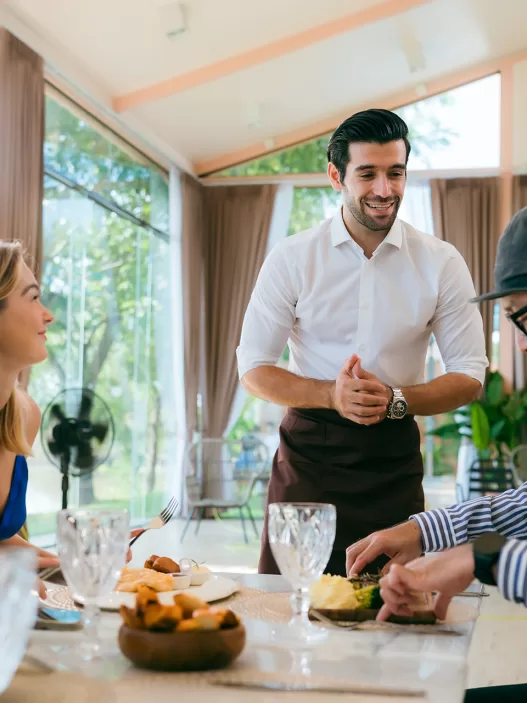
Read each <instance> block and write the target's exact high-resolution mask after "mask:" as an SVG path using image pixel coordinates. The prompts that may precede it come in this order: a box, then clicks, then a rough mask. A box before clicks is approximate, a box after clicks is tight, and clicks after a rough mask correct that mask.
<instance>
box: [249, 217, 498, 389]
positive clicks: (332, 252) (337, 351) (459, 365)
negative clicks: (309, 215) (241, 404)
mask: <svg viewBox="0 0 527 703" xmlns="http://www.w3.org/2000/svg"><path fill="white" fill-rule="evenodd" d="M474 295H475V291H474V285H473V283H472V279H471V276H470V273H469V271H468V268H467V265H466V264H465V261H464V260H463V258H462V257H461V255H460V254H459V252H458V251H457V250H456V249H455V248H454V247H453V246H452V245H450V244H447V243H446V242H443V241H441V240H439V239H436V238H435V237H433V236H431V235H428V234H423V233H422V232H419V231H417V230H416V229H414V228H413V227H411V226H410V225H409V224H407V223H405V222H403V221H402V220H399V219H397V220H396V221H395V223H394V225H393V227H392V228H391V230H390V232H389V233H388V235H387V236H386V238H385V239H384V241H383V242H382V243H381V244H380V245H379V247H377V249H376V250H375V252H374V253H373V256H372V257H371V259H368V258H367V257H366V256H365V255H364V252H363V250H362V249H361V247H359V245H358V244H357V243H356V242H354V241H353V239H352V238H351V237H350V235H349V234H348V231H347V229H346V227H345V225H344V222H343V219H342V212H341V211H340V212H339V213H337V214H336V215H335V216H334V217H333V218H331V219H329V220H326V221H325V222H323V223H322V224H321V225H320V226H318V227H315V228H313V229H310V230H307V231H305V232H301V233H300V234H297V235H294V236H291V237H287V238H286V239H284V240H283V241H281V242H280V243H279V244H278V245H276V246H275V247H274V249H273V250H272V251H271V253H270V254H269V256H268V257H267V259H266V260H265V262H264V264H263V266H262V269H261V271H260V274H259V276H258V281H257V283H256V286H255V289H254V291H253V294H252V297H251V300H250V303H249V306H248V308H247V312H246V315H245V320H244V324H243V330H242V337H241V341H240V345H239V347H238V350H237V356H238V369H239V375H240V378H241V377H243V376H244V374H246V373H247V371H249V370H251V369H254V368H257V367H259V366H274V365H276V364H277V362H278V361H279V359H280V357H281V355H282V353H283V351H284V349H285V346H286V344H287V343H288V344H289V349H290V363H289V370H290V371H291V372H292V373H295V374H297V375H298V376H302V377H305V378H315V379H320V380H334V379H335V378H336V377H337V375H338V373H339V371H340V369H341V367H342V365H343V364H344V362H345V361H346V359H348V358H349V357H350V356H351V355H352V354H354V353H355V354H358V355H359V356H360V358H361V360H362V367H363V368H364V369H366V370H367V371H370V372H371V373H374V374H375V375H376V376H377V377H378V378H379V379H380V380H381V381H383V382H384V383H387V384H389V385H390V386H396V387H397V386H408V385H414V384H418V383H423V382H424V369H425V357H426V352H427V348H428V344H429V340H430V335H431V334H432V333H433V334H434V336H435V338H436V341H437V344H438V347H439V350H440V352H441V356H442V358H443V361H444V364H445V368H446V371H447V372H456V373H462V374H466V375H467V376H470V377H472V378H475V379H477V380H478V381H479V382H480V383H483V381H484V378H485V369H486V367H487V365H488V362H487V358H486V356H485V338H484V334H483V323H482V319H481V315H480V313H479V311H478V308H477V306H476V305H474V304H473V303H469V299H470V298H472V297H474Z"/></svg>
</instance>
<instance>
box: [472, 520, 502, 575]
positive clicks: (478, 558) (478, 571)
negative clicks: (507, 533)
mask: <svg viewBox="0 0 527 703" xmlns="http://www.w3.org/2000/svg"><path fill="white" fill-rule="evenodd" d="M506 541H507V538H506V537H504V536H503V535H499V534H498V533H497V532H485V533H484V534H482V535H480V536H479V537H478V538H477V539H476V540H475V541H474V542H473V543H472V551H473V553H474V565H475V566H474V576H475V577H476V578H477V579H478V581H481V583H486V584H487V585H488V586H495V585H496V580H495V579H494V574H493V573H492V567H493V566H495V565H496V564H497V562H498V559H499V558H500V552H501V549H502V547H503V545H504V544H505V542H506Z"/></svg>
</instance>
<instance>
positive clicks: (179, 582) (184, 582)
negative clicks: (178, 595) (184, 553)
mask: <svg viewBox="0 0 527 703" xmlns="http://www.w3.org/2000/svg"><path fill="white" fill-rule="evenodd" d="M170 575H171V576H172V583H173V584H174V590H175V591H184V590H185V588H188V587H189V586H190V584H191V578H190V574H170Z"/></svg>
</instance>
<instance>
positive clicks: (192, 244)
mask: <svg viewBox="0 0 527 703" xmlns="http://www.w3.org/2000/svg"><path fill="white" fill-rule="evenodd" d="M204 191H205V188H204V187H203V186H202V185H201V183H198V181H196V179H194V178H192V177H191V176H189V175H187V174H186V173H183V174H182V175H181V201H182V255H181V256H182V275H183V311H184V312H183V319H184V333H185V340H184V348H185V370H184V374H185V413H186V424H187V441H190V439H191V438H192V434H193V432H194V430H195V429H196V422H197V395H198V391H199V381H200V368H201V348H202V339H201V337H202V335H201V327H202V301H203V238H204V224H205V223H204V214H203V213H204Z"/></svg>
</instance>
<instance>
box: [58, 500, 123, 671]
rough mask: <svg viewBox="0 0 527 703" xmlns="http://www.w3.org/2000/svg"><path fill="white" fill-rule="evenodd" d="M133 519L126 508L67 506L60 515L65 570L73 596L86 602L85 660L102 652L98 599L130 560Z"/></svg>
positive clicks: (61, 557)
mask: <svg viewBox="0 0 527 703" xmlns="http://www.w3.org/2000/svg"><path fill="white" fill-rule="evenodd" d="M129 522H130V520H129V516H128V513H127V511H126V510H101V511H90V510H83V509H79V510H69V509H67V510H61V512H60V513H59V515H58V529H57V547H58V553H59V557H60V566H61V569H62V573H63V574H64V578H65V579H66V583H67V584H68V587H69V589H70V591H71V593H72V596H73V598H74V599H75V600H77V601H78V602H80V603H82V604H83V605H84V612H83V625H84V635H85V637H84V643H83V645H82V647H81V650H80V656H81V658H82V659H84V660H91V659H93V658H94V657H96V656H98V655H99V654H100V652H101V641H100V637H99V632H98V621H99V616H100V609H99V606H98V600H99V599H100V598H101V597H104V596H107V595H109V594H111V593H112V591H113V590H114V588H115V586H116V584H117V581H118V580H119V577H120V575H121V571H122V569H123V567H124V565H125V563H126V553H127V551H128V540H129V533H130V530H129Z"/></svg>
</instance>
